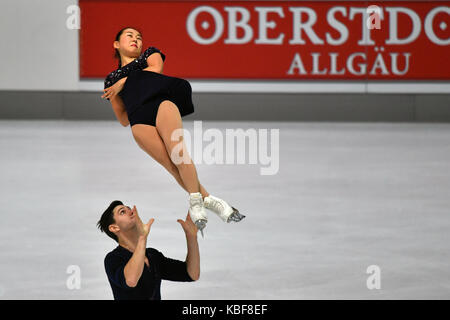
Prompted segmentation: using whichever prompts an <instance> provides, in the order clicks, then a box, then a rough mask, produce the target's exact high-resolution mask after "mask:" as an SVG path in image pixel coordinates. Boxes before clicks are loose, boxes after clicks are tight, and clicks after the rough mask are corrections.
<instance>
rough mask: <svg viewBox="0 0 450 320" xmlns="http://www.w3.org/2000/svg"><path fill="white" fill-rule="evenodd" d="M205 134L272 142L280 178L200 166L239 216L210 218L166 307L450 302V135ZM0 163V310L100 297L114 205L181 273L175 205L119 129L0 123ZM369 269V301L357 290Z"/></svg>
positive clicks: (161, 173) (440, 131)
mask: <svg viewBox="0 0 450 320" xmlns="http://www.w3.org/2000/svg"><path fill="white" fill-rule="evenodd" d="M202 126H203V130H204V131H206V130H207V129H209V128H215V129H218V130H219V131H220V132H222V133H223V134H224V140H225V139H226V138H227V136H226V135H225V130H226V129H238V128H242V129H244V130H247V129H252V130H256V132H258V133H264V132H265V131H264V130H262V129H267V130H268V131H267V132H270V130H272V129H279V169H278V172H277V173H276V174H273V175H262V174H261V168H263V167H265V165H264V164H262V163H261V162H260V161H259V160H261V159H262V158H258V159H259V160H258V163H256V164H249V161H248V159H247V160H246V164H234V165H233V164H226V163H225V164H205V163H202V164H199V163H198V164H197V172H198V175H199V178H200V182H201V183H202V184H203V185H204V186H205V188H206V189H207V190H208V191H209V192H210V193H211V194H213V195H216V196H218V197H220V198H223V199H225V200H227V201H228V202H229V203H230V204H232V205H233V206H235V207H237V208H238V209H240V211H241V212H242V213H244V214H245V215H247V218H246V219H244V220H243V221H242V222H240V223H237V224H231V223H230V224H225V223H223V222H222V221H221V220H219V218H218V217H216V216H214V215H213V214H212V213H209V222H208V225H207V228H206V232H205V239H202V238H201V237H200V236H199V243H200V253H201V278H200V280H199V281H197V282H193V283H177V282H169V281H163V283H162V289H161V294H162V298H163V299H193V300H196V299H288V300H289V299H449V298H450V268H449V265H450V125H449V124H424V123H422V124H417V123H298V122H213V121H205V122H203V124H202ZM184 127H185V128H186V129H187V130H188V131H189V130H193V128H194V122H193V121H185V122H184ZM269 141H270V138H269ZM207 144H208V143H207V142H204V146H203V147H205V146H206V145H207ZM0 150H1V153H0V154H1V155H0V172H1V187H0V192H1V196H0V207H1V211H2V213H1V222H0V237H1V238H0V266H1V272H0V299H112V292H111V289H110V286H109V283H108V281H107V278H106V274H105V272H104V267H103V259H104V257H105V255H106V253H107V252H109V251H110V250H112V249H113V248H115V247H116V243H115V242H114V241H113V240H112V239H110V238H108V237H107V236H106V235H105V234H102V233H100V231H99V230H98V229H97V228H96V223H97V221H98V219H99V218H100V215H101V213H102V212H103V211H104V210H105V209H106V207H107V206H108V205H109V203H110V202H111V201H112V200H115V199H119V200H122V201H124V202H125V204H128V205H130V206H132V205H136V207H137V208H138V210H139V212H140V215H141V216H142V219H143V220H148V219H149V218H152V217H153V218H155V223H154V224H153V226H152V229H151V233H150V236H149V241H148V246H150V247H153V248H156V249H158V250H160V251H161V252H163V253H164V254H165V255H166V256H168V257H171V258H175V259H180V260H184V258H185V255H186V243H185V238H184V233H183V231H182V228H181V226H180V225H179V224H178V223H177V222H176V220H177V219H178V218H185V217H186V214H187V210H188V195H187V193H186V192H185V191H184V190H183V189H181V187H180V186H179V185H178V184H177V183H176V181H175V179H173V177H172V176H171V175H170V174H169V173H168V172H166V171H165V169H164V168H163V167H162V166H160V165H159V164H158V163H156V162H155V161H154V160H153V159H152V158H150V157H149V156H148V155H147V154H145V153H144V152H143V151H142V150H141V149H140V148H139V147H138V146H137V144H136V143H135V141H134V139H133V137H132V134H131V131H130V128H129V127H127V128H124V127H122V126H120V124H118V123H117V122H109V121H98V122H96V121H89V122H88V121H6V120H3V121H0ZM269 150H270V149H269ZM272 150H275V149H272ZM275 153H276V152H275ZM372 265H375V266H378V267H379V271H380V273H379V276H380V277H379V280H380V285H381V288H380V289H372V290H369V289H368V287H367V280H368V278H369V277H371V276H372V275H371V274H368V273H367V268H368V267H369V266H372ZM71 266H76V267H77V268H79V271H80V280H81V282H80V284H81V287H80V288H79V289H70V287H71V285H70V280H71V279H72V278H71V276H72V275H73V274H71V273H70V272H71V271H70V270H72V269H71ZM68 282H69V283H68Z"/></svg>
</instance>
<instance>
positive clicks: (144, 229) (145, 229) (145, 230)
mask: <svg viewBox="0 0 450 320" xmlns="http://www.w3.org/2000/svg"><path fill="white" fill-rule="evenodd" d="M131 211H132V212H133V214H136V219H137V221H136V224H137V228H138V230H139V235H140V236H143V237H147V236H148V234H149V233H150V228H151V226H152V224H153V222H154V221H155V219H154V218H151V219H150V220H148V222H147V223H146V224H144V223H143V222H142V220H141V217H139V214H138V211H137V209H136V206H133V209H132V210H131Z"/></svg>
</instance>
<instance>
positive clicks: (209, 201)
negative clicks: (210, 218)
mask: <svg viewBox="0 0 450 320" xmlns="http://www.w3.org/2000/svg"><path fill="white" fill-rule="evenodd" d="M204 204H205V208H206V209H208V210H211V211H212V212H214V213H215V214H217V215H218V216H219V218H220V219H222V220H223V221H224V222H227V223H229V222H231V221H234V222H239V221H241V220H242V219H244V218H245V216H244V215H243V214H240V213H239V210H237V209H236V208H234V207H232V206H230V205H229V204H228V203H227V202H226V201H225V200H222V199H220V198H217V197H214V196H212V195H209V196H207V197H205V199H204Z"/></svg>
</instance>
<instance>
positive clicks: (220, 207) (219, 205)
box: [209, 199, 225, 212]
mask: <svg viewBox="0 0 450 320" xmlns="http://www.w3.org/2000/svg"><path fill="white" fill-rule="evenodd" d="M211 200H212V201H210V202H209V207H210V209H213V210H215V211H217V212H223V211H224V210H225V207H224V205H223V204H222V203H221V202H220V201H217V200H215V199H211Z"/></svg>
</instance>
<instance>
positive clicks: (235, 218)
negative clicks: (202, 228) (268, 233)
mask: <svg viewBox="0 0 450 320" xmlns="http://www.w3.org/2000/svg"><path fill="white" fill-rule="evenodd" d="M231 208H233V210H234V211H233V213H232V214H230V216H229V217H228V221H227V222H228V223H230V222H231V221H233V222H239V221H241V220H242V219H244V218H245V216H244V215H243V214H242V213H240V212H239V210H238V209H236V208H235V207H231Z"/></svg>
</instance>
